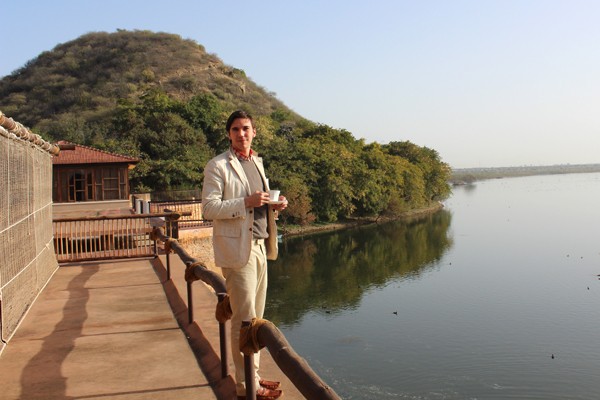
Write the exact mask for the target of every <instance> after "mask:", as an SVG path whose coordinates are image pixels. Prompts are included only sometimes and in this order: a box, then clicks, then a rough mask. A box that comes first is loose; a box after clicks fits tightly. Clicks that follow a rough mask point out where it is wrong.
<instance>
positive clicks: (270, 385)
mask: <svg viewBox="0 0 600 400" xmlns="http://www.w3.org/2000/svg"><path fill="white" fill-rule="evenodd" d="M258 383H259V384H260V386H262V387H264V388H267V389H271V390H275V389H277V388H279V385H281V382H276V381H268V380H266V379H261V380H259V381H258Z"/></svg>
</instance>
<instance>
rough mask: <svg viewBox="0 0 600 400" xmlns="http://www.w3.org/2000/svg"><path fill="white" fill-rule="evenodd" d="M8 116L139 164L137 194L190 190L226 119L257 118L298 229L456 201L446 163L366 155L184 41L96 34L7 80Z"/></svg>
mask: <svg viewBox="0 0 600 400" xmlns="http://www.w3.org/2000/svg"><path fill="white" fill-rule="evenodd" d="M0 98H2V99H3V103H2V107H1V108H2V110H3V112H5V113H6V114H7V115H10V116H13V117H15V119H17V120H19V121H21V122H23V123H25V124H26V125H28V126H29V127H30V128H31V129H32V130H33V131H35V132H36V133H40V134H41V135H42V136H44V137H45V138H46V139H48V140H69V141H72V142H76V143H80V144H85V145H91V146H94V147H97V148H101V149H105V150H108V151H113V152H116V153H120V154H125V155H130V156H134V157H138V158H139V159H140V160H141V162H140V163H139V164H138V166H137V167H136V168H135V169H134V170H133V171H132V176H131V177H132V187H133V188H134V190H135V191H164V190H168V189H189V188H194V187H198V186H200V185H201V183H202V178H203V174H202V171H203V167H204V164H205V163H206V161H208V159H210V158H211V157H212V156H214V155H215V154H218V153H219V152H221V151H223V150H225V149H226V148H227V146H228V141H227V136H226V134H225V132H224V126H225V120H226V118H227V116H228V114H229V113H230V112H231V111H233V110H235V109H239V108H242V109H245V110H247V111H249V112H250V113H251V114H253V115H254V116H255V124H256V127H257V130H258V136H257V138H256V139H255V148H256V149H257V150H258V152H259V153H260V154H261V155H262V156H263V158H264V160H265V166H266V169H267V173H268V175H269V177H270V180H271V182H272V185H271V186H273V187H277V188H279V189H281V190H282V192H283V193H285V194H286V196H287V197H288V199H289V200H290V206H289V208H288V212H287V213H286V214H285V216H284V217H285V218H289V220H290V222H295V223H301V224H304V223H309V222H312V221H324V222H328V221H335V220H338V219H340V218H346V217H349V216H372V217H379V216H386V215H389V216H392V217H393V216H395V215H398V214H399V213H402V212H404V211H407V210H409V209H413V208H418V207H422V206H426V205H428V204H429V203H431V202H432V201H436V200H440V199H443V198H445V197H447V196H448V195H449V193H450V188H449V185H448V184H447V179H448V177H449V174H450V169H449V167H448V165H447V164H445V163H444V162H442V160H441V159H440V157H439V155H438V153H437V152H436V151H435V150H433V149H429V148H426V147H419V146H417V145H415V144H412V143H410V142H407V141H403V142H392V143H389V144H385V145H383V144H378V143H372V144H365V143H364V141H363V140H357V139H355V138H354V137H353V135H352V134H351V133H350V132H348V131H346V130H343V129H333V128H331V127H329V126H326V125H321V124H315V123H313V122H310V121H307V120H306V119H304V118H302V117H300V116H298V115H297V114H295V113H294V112H292V111H291V110H289V109H288V108H286V107H285V105H283V104H282V103H281V102H280V101H279V100H277V99H276V98H275V97H274V95H273V94H272V93H267V92H266V91H265V90H264V89H262V88H260V87H259V86H257V85H256V84H255V83H254V82H252V81H251V80H250V79H249V78H248V77H246V75H245V74H244V72H243V71H241V70H239V69H236V68H232V67H229V66H226V65H224V64H223V63H222V62H221V61H220V60H219V59H218V58H217V57H216V56H214V55H210V54H207V53H206V52H205V51H204V49H203V48H202V46H200V45H198V44H197V43H195V42H193V41H191V40H183V39H181V38H180V37H179V36H177V35H171V34H164V33H152V32H147V31H143V32H139V31H136V32H129V31H118V32H116V33H112V34H109V33H91V34H87V35H84V36H82V37H81V38H79V39H77V40H74V41H72V42H69V43H66V44H62V45H59V46H57V47H56V48H55V49H54V50H53V51H51V52H44V53H42V54H41V55H40V56H39V57H37V58H36V59H34V60H32V61H30V62H29V63H28V64H27V65H26V66H25V67H23V68H21V69H20V70H18V71H15V72H14V73H13V74H11V75H10V76H8V77H5V78H3V79H2V80H0Z"/></svg>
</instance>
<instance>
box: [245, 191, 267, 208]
mask: <svg viewBox="0 0 600 400" xmlns="http://www.w3.org/2000/svg"><path fill="white" fill-rule="evenodd" d="M268 203H269V193H267V192H261V191H260V190H257V191H256V192H254V193H252V194H251V195H250V196H248V197H245V198H244V205H245V206H246V208H250V207H260V206H262V205H264V204H268Z"/></svg>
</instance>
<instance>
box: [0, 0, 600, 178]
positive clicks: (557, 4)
mask: <svg viewBox="0 0 600 400" xmlns="http://www.w3.org/2000/svg"><path fill="white" fill-rule="evenodd" d="M2 15H3V17H2V32H1V33H0V39H1V41H0V43H2V47H1V48H2V50H1V52H2V56H1V57H0V78H1V77H4V76H6V75H9V74H11V73H12V72H13V71H15V70H17V69H18V68H21V67H23V66H24V65H25V64H26V63H27V62H28V61H30V60H32V59H34V58H35V57H37V56H38V55H39V54H40V53H42V52H43V51H50V50H52V49H53V48H54V47H55V46H57V45H58V44H61V43H65V42H69V41H71V40H75V39H77V38H78V37H79V36H81V35H83V34H86V33H89V32H115V31H116V30H117V29H126V30H149V31H154V32H168V33H174V34H178V35H180V36H181V37H182V38H184V39H192V40H194V41H196V42H197V43H199V44H201V45H203V46H204V48H205V49H206V51H207V52H209V53H212V54H216V55H217V56H218V57H219V58H220V59H221V60H222V61H223V62H224V63H225V64H227V65H230V66H233V67H236V68H240V69H243V70H244V71H245V72H246V75H247V76H248V77H250V79H252V80H253V81H254V82H255V83H257V84H258V85H259V86H262V87H263V88H265V89H266V90H267V91H269V92H272V93H275V95H276V96H277V98H278V99H279V100H281V101H282V102H283V103H284V104H286V106H288V107H289V108H291V109H292V110H294V111H295V112H296V113H298V114H300V115H301V116H303V117H304V118H307V119H309V120H311V121H313V122H317V123H321V124H325V125H328V126H331V127H333V128H339V129H345V130H347V131H349V132H351V133H352V135H353V136H354V137H355V138H357V139H360V138H362V139H364V140H365V143H371V142H378V143H381V144H386V143H389V142H392V141H406V140H408V141H410V142H412V143H414V144H417V145H419V146H426V147H428V148H431V149H434V150H436V151H437V152H438V153H439V155H440V157H441V159H442V160H443V161H444V162H446V163H448V164H450V166H452V167H453V168H475V167H505V166H524V165H555V164H587V163H600V22H599V21H600V1H597V0H561V1H559V0H419V1H415V0H411V1H408V0H364V1H357V0H321V1H317V0H302V1H295V2H293V1H283V0H260V1H255V2H251V1H241V0H217V1H215V0H210V1H209V0H170V1H156V0H53V1H45V0H20V1H9V0H5V1H3V4H2ZM1 105H2V101H1V100H0V110H1V109H2V106H1Z"/></svg>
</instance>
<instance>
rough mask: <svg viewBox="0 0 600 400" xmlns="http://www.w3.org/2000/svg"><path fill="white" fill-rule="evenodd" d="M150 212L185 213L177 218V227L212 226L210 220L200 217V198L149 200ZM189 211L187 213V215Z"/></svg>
mask: <svg viewBox="0 0 600 400" xmlns="http://www.w3.org/2000/svg"><path fill="white" fill-rule="evenodd" d="M149 209H150V212H151V213H157V212H167V211H166V210H169V212H177V213H182V214H185V215H183V216H182V217H181V219H180V220H179V223H178V225H179V228H182V229H185V228H199V227H203V226H212V223H211V222H210V221H206V220H204V219H202V200H177V201H154V200H153V201H150V202H149ZM188 213H189V215H188Z"/></svg>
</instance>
